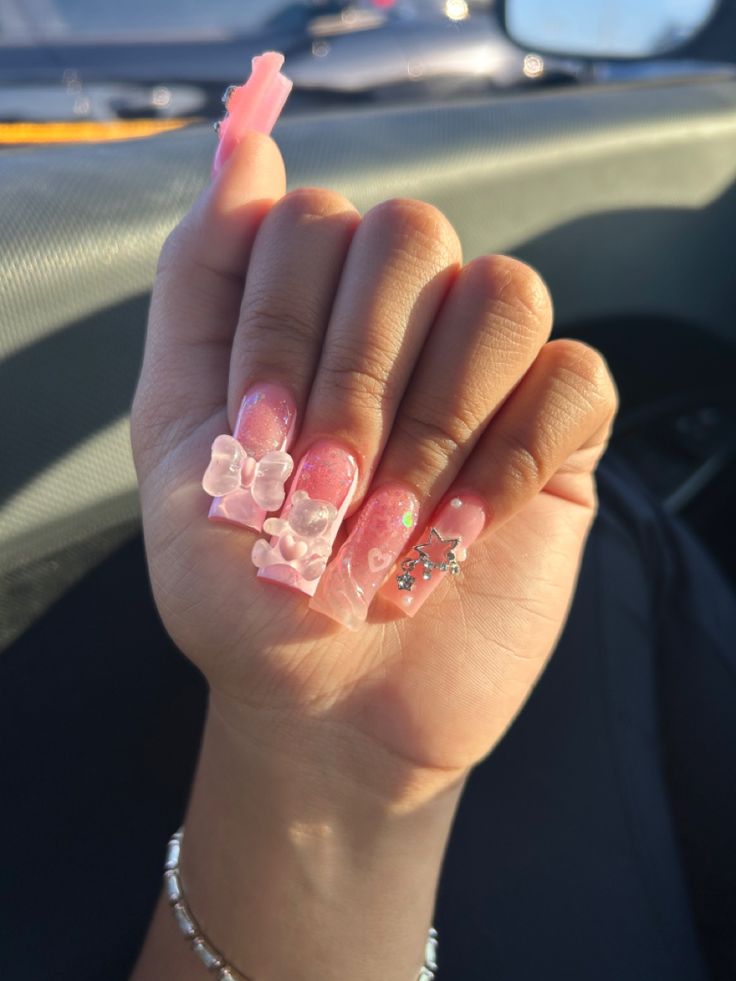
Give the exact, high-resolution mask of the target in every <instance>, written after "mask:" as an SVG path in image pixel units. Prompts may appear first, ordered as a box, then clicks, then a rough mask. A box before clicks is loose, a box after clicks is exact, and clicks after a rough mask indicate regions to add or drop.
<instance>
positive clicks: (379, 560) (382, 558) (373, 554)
mask: <svg viewBox="0 0 736 981" xmlns="http://www.w3.org/2000/svg"><path fill="white" fill-rule="evenodd" d="M393 561H394V556H393V555H392V554H391V553H390V552H384V551H382V550H381V549H380V548H372V549H370V551H369V552H368V568H369V569H370V570H371V572H382V571H383V570H384V569H388V567H389V566H390V565H391V564H392V562H393Z"/></svg>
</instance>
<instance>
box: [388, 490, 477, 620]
mask: <svg viewBox="0 0 736 981" xmlns="http://www.w3.org/2000/svg"><path fill="white" fill-rule="evenodd" d="M487 518H488V513H487V510H486V508H485V506H484V504H483V501H482V500H481V498H480V497H478V496H477V495H476V494H464V493H458V494H456V495H453V496H452V497H450V498H448V500H447V501H446V502H445V503H444V504H443V505H442V506H441V507H440V508H439V510H438V511H437V512H436V514H435V515H434V517H433V519H432V521H431V522H430V523H429V525H428V526H427V527H426V528H425V530H424V532H423V533H422V534H421V535H420V536H419V539H418V541H417V543H416V545H414V547H413V548H411V549H410V550H409V551H408V552H407V553H406V554H405V555H404V556H403V558H402V559H401V562H400V563H399V565H398V567H397V568H396V569H395V571H394V575H392V576H391V578H390V579H389V580H388V582H387V583H386V584H385V586H384V587H383V589H382V590H381V596H384V597H385V598H386V599H388V600H390V601H391V602H392V603H394V604H395V605H396V606H398V607H399V608H400V609H401V610H402V611H403V612H404V613H406V615H407V616H410V617H413V616H414V615H415V614H416V613H417V612H418V611H419V609H420V608H421V607H422V605H423V604H424V603H425V602H426V600H427V599H428V598H429V597H430V596H431V595H432V593H433V592H434V590H435V589H436V588H437V586H439V584H440V583H441V582H442V580H443V579H444V578H445V577H446V576H449V575H457V574H459V573H460V572H461V563H462V562H463V561H464V560H465V557H466V554H467V549H468V548H469V547H470V546H471V545H472V544H473V542H474V541H475V540H476V538H477V537H478V535H480V533H481V532H482V531H483V529H484V527H485V525H486V522H487Z"/></svg>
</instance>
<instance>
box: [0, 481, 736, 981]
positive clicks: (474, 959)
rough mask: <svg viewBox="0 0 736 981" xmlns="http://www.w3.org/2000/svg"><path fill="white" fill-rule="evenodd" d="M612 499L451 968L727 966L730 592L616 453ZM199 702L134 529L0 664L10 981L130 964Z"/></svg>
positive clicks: (482, 842)
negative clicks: (153, 593) (156, 600)
mask: <svg viewBox="0 0 736 981" xmlns="http://www.w3.org/2000/svg"><path fill="white" fill-rule="evenodd" d="M601 499H602V507H601V513H600V516H599V519H598V521H597V522H596V525H595V528H594V530H593V533H592V536H591V541H590V544H589V547H588V549H587V552H586V557H585V562H584V567H583V571H582V575H581V580H580V586H579V589H578V592H577V595H576V599H575V602H574V604H573V609H572V612H571V615H570V619H569V622H568V625H567V627H566V630H565V633H564V635H563V637H562V639H561V641H560V643H559V645H558V649H557V651H556V653H555V656H554V658H553V660H552V663H551V664H550V667H549V668H548V670H547V671H546V673H545V674H544V676H543V678H542V680H541V681H540V683H539V684H538V686H537V688H536V689H535V691H534V692H533V694H532V696H531V698H530V700H529V703H528V704H527V706H526V708H525V709H524V711H523V712H522V714H521V716H520V717H519V719H518V720H517V722H516V723H515V724H514V726H513V727H512V729H511V731H510V732H509V734H508V735H507V736H506V738H505V739H504V740H503V741H502V743H501V744H500V746H499V747H498V748H497V749H496V751H495V752H494V753H493V754H492V755H491V756H490V757H489V758H488V759H487V760H485V761H484V762H483V763H482V764H481V765H480V766H479V767H478V768H477V769H476V771H475V772H474V774H473V775H472V777H471V779H470V781H469V784H468V786H467V788H466V791H465V794H464V795H463V799H462V802H461V805H460V809H459V812H458V816H457V820H456V823H455V826H454V828H453V833H452V836H451V840H450V843H449V846H448V852H447V858H446V863H445V867H444V870H443V875H442V881H441V885H440V893H439V900H438V909H437V916H436V919H435V922H436V924H437V926H438V929H439V931H440V964H441V967H440V973H439V978H440V981H497V979H498V981H517V979H518V981H522V979H523V981H531V979H536V978H545V979H552V981H557V979H560V981H563V979H564V981H578V979H580V981H588V979H595V981H609V979H610V981H614V979H615V981H622V979H626V981H701V979H705V978H708V977H712V978H717V979H719V981H720V979H726V978H732V977H734V974H735V971H734V967H735V966H736V958H735V957H734V929H733V925H734V923H736V916H735V914H736V900H735V895H736V869H735V867H734V852H733V848H732V846H731V843H730V840H729V838H730V833H731V831H732V829H733V828H734V827H736V790H735V789H734V781H733V774H734V771H735V769H736V714H735V713H734V711H733V708H734V702H735V699H736V660H735V657H734V645H733V637H734V635H735V634H736V630H735V629H734V628H735V627H736V607H735V604H734V598H733V595H732V594H731V593H730V591H729V588H728V587H727V586H726V584H725V583H724V581H723V579H722V578H721V576H720V575H719V573H718V572H717V570H715V569H714V568H713V566H712V565H711V564H710V562H709V560H708V559H707V558H706V557H705V556H704V554H703V553H702V551H701V550H700V549H699V547H698V546H697V545H696V544H695V543H694V542H693V541H692V540H691V538H690V537H689V536H688V535H687V534H686V533H685V532H684V531H683V530H682V529H681V528H679V527H677V526H675V525H673V524H671V523H670V522H669V520H668V519H666V518H664V516H663V515H662V514H661V513H660V512H658V511H657V509H656V508H655V507H654V506H653V505H652V504H651V503H650V502H649V501H648V500H647V499H646V498H645V497H644V496H643V495H642V494H641V493H639V492H638V491H633V490H632V485H631V483H630V482H629V481H628V480H627V479H626V478H625V477H622V476H621V474H620V473H619V472H617V470H616V468H615V467H614V466H612V465H611V464H608V465H607V466H605V467H604V469H603V473H602V477H601ZM203 708H204V686H203V683H202V681H201V678H200V677H199V675H198V674H197V673H196V672H195V671H194V670H193V669H192V668H191V667H190V666H189V665H188V664H187V663H186V662H185V660H184V659H183V658H181V657H180V656H179V655H178V654H177V653H176V652H175V651H174V650H173V648H172V645H171V644H170V642H169V641H168V640H167V638H166V636H165V634H164V633H163V630H162V628H161V626H160V625H159V623H158V619H157V617H156V614H155V611H154V609H153V606H152V603H151V600H150V597H149V593H148V587H147V584H146V577H145V568H144V558H143V553H142V547H141V543H140V541H139V540H136V541H134V542H132V543H130V544H129V545H127V546H126V547H125V548H123V549H122V550H121V551H120V552H119V553H118V554H117V555H116V556H114V557H113V558H112V559H110V560H109V561H108V562H106V563H105V565H104V566H101V567H100V568H98V569H97V570H95V572H94V573H93V574H90V575H89V576H88V577H87V578H86V579H85V580H84V581H83V582H82V583H80V584H79V585H78V586H77V587H75V588H74V589H73V590H72V591H71V592H70V593H69V594H68V595H67V596H66V597H65V598H64V599H63V601H61V602H59V603H58V604H57V605H56V606H55V607H54V608H53V609H52V610H51V611H50V612H49V613H48V614H47V615H46V617H45V618H44V619H43V620H42V621H40V622H39V623H37V624H36V625H35V626H34V627H33V628H31V629H30V630H28V631H27V632H26V633H25V635H24V636H23V637H22V638H21V639H20V640H19V641H18V642H16V644H15V645H14V646H13V647H12V648H11V649H9V650H8V651H6V652H5V653H4V654H3V655H2V657H0V719H1V720H2V722H1V724H2V727H3V731H2V734H1V738H0V747H1V749H0V752H2V754H3V757H2V773H3V790H4V793H3V800H4V806H3V808H2V810H1V811H0V814H1V815H2V817H1V818H0V820H1V821H2V832H3V833H2V842H3V848H4V855H3V857H2V878H1V885H0V922H2V924H3V930H2V933H3V943H2V944H0V977H2V978H3V981H41V979H43V981H47V979H49V978H53V979H54V981H72V979H74V981H98V979H100V981H101V979H105V981H123V979H125V978H126V977H127V976H128V973H129V971H130V968H131V965H132V962H133V960H134V958H135V955H136V952H137V950H138V947H139V944H140V942H141V940H142V937H143V934H144V931H145V928H146V924H147V921H148V918H149V916H150V912H151V908H152V906H153V903H154V901H155V897H156V894H157V892H158V888H159V881H160V880H159V876H160V866H161V861H162V853H163V848H164V844H165V840H166V837H167V835H168V834H169V833H170V832H171V830H172V829H173V828H175V827H176V826H177V824H178V822H179V820H180V818H181V815H182V811H183V807H184V802H185V797H186V790H187V786H188V783H189V780H190V777H191V772H192V768H193V765H194V758H195V755H196V745H197V741H198V738H199V732H200V729H201V724H202V718H203Z"/></svg>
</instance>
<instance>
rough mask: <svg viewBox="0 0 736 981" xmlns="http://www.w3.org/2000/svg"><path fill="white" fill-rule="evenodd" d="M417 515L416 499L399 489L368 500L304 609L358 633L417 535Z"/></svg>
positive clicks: (392, 486) (389, 488)
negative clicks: (398, 560)
mask: <svg viewBox="0 0 736 981" xmlns="http://www.w3.org/2000/svg"><path fill="white" fill-rule="evenodd" d="M418 513H419V501H418V500H417V497H416V495H415V494H412V492H411V491H409V490H407V489H406V488H404V487H402V486H399V485H396V484H388V485H386V486H385V487H381V488H380V489H379V490H377V491H376V492H375V493H374V494H372V495H371V497H370V498H369V499H368V500H367V501H366V503H365V504H364V505H363V508H362V510H361V512H360V514H359V516H358V519H357V521H356V523H355V526H354V528H353V530H352V531H351V533H350V535H349V536H348V538H347V539H346V541H345V543H344V544H343V546H342V548H341V549H340V551H339V552H338V553H337V556H336V557H335V559H334V561H333V562H331V563H330V564H329V566H328V567H327V571H326V572H325V574H324V575H323V576H322V578H321V580H320V583H319V589H318V590H317V593H316V595H315V596H314V598H313V599H312V601H311V602H310V604H309V605H310V607H311V609H313V610H318V611H319V612H320V613H324V614H325V615H326V616H328V617H332V619H333V620H337V621H338V623H342V624H343V625H344V626H346V627H349V628H350V629H351V630H357V629H358V627H360V625H361V624H362V623H363V622H364V621H365V618H366V615H367V613H368V607H369V606H370V603H371V601H372V599H373V597H374V596H375V595H376V593H377V592H378V590H379V588H380V586H381V583H382V582H383V581H384V580H385V578H386V576H388V574H389V573H390V572H391V569H392V567H393V565H394V563H395V562H396V560H397V559H398V557H399V555H400V554H401V552H402V551H403V550H404V548H405V546H406V543H407V542H408V541H409V539H410V538H411V536H412V534H414V532H415V531H416V528H415V526H416V523H417V515H418Z"/></svg>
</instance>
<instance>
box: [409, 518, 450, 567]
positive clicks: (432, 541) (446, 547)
mask: <svg viewBox="0 0 736 981" xmlns="http://www.w3.org/2000/svg"><path fill="white" fill-rule="evenodd" d="M459 541H460V539H459V538H443V537H442V535H440V533H439V532H438V531H437V529H436V528H432V530H431V531H430V533H429V540H428V541H426V542H424V543H423V544H421V545H415V546H414V551H415V552H418V553H419V560H418V561H419V562H421V563H422V565H423V566H424V567H425V569H427V570H429V569H440V570H441V571H442V572H446V571H447V570H448V569H450V568H452V566H454V565H455V564H456V561H455V549H456V548H457V546H458V543H459ZM438 546H443V548H442V552H444V555H443V557H442V558H441V559H440V561H439V562H435V561H434V560H433V559H432V556H431V555H430V554H429V550H430V549H431V550H432V551H433V553H434V554H436V550H437V548H438Z"/></svg>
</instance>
